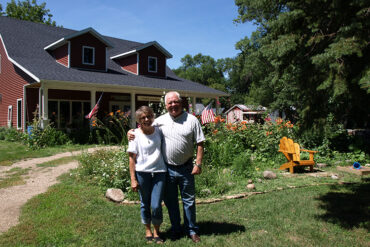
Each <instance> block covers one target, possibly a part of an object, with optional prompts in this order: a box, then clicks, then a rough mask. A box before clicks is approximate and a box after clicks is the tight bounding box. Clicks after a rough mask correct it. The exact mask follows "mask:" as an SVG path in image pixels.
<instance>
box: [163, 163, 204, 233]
mask: <svg viewBox="0 0 370 247" xmlns="http://www.w3.org/2000/svg"><path fill="white" fill-rule="evenodd" d="M192 170H193V165H192V160H191V159H190V160H189V161H187V162H186V163H185V164H184V165H182V166H172V165H167V171H168V174H167V178H166V188H165V196H164V202H165V204H166V206H167V209H168V215H169V217H170V221H171V225H172V231H173V232H180V231H181V218H180V209H179V200H178V188H179V189H180V195H181V199H182V203H183V210H184V225H185V229H186V231H187V233H188V234H189V235H193V234H196V233H197V231H198V227H197V226H196V209H195V180H194V175H192V174H191V172H192Z"/></svg>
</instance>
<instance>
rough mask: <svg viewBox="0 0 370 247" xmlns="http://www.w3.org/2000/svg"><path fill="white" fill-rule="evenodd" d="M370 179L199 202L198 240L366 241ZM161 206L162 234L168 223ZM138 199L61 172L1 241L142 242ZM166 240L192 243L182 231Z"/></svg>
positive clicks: (279, 243)
mask: <svg viewBox="0 0 370 247" xmlns="http://www.w3.org/2000/svg"><path fill="white" fill-rule="evenodd" d="M369 193H370V181H369V180H364V179H363V180H362V181H361V182H358V183H354V184H341V185H339V184H338V185H319V186H311V187H305V188H296V189H286V190H282V191H275V192H270V193H266V194H261V195H254V196H251V197H248V198H246V199H236V200H226V201H223V202H219V203H213V204H206V205H198V207H197V210H198V212H197V220H198V223H199V226H200V233H201V237H202V242H201V243H200V244H198V246H233V247H234V246H336V247H337V246H369V244H370V235H369V228H370V223H369V222H370V221H369V220H370V212H369V203H370V194H369ZM169 227H170V224H169V219H168V216H167V211H166V209H164V223H163V230H164V235H163V236H164V237H165V238H166V237H167V234H166V231H167V230H168V229H169ZM143 230H144V229H143V226H142V224H141V223H140V208H139V205H133V206H129V205H118V204H115V203H112V202H109V201H107V200H106V199H105V198H104V192H103V191H101V190H100V189H98V188H97V187H94V186H92V185H87V184H84V183H81V182H80V183H77V182H75V181H74V179H73V177H70V176H69V175H64V176H63V178H62V183H61V184H58V185H55V186H53V187H51V188H50V189H49V190H48V192H46V193H45V194H42V195H39V196H37V197H35V198H33V199H31V200H30V201H29V202H28V203H27V204H26V205H25V207H24V208H23V213H22V216H21V219H20V224H19V225H17V226H16V227H14V228H12V229H10V230H9V231H8V232H7V233H4V234H2V235H0V246H143V245H145V241H144V237H143V236H144V231H143ZM164 245H165V246H189V245H192V243H191V241H190V240H189V239H188V238H186V237H184V238H182V239H180V240H178V241H176V242H171V241H170V240H166V242H165V244H164Z"/></svg>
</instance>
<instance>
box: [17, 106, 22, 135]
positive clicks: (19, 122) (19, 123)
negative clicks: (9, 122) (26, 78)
mask: <svg viewBox="0 0 370 247" xmlns="http://www.w3.org/2000/svg"><path fill="white" fill-rule="evenodd" d="M17 129H22V99H17Z"/></svg>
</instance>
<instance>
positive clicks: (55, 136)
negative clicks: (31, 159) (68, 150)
mask: <svg viewBox="0 0 370 247" xmlns="http://www.w3.org/2000/svg"><path fill="white" fill-rule="evenodd" d="M24 142H25V143H26V144H27V145H28V146H29V147H30V148H32V149H39V148H45V147H54V146H59V145H64V144H70V143H71V141H70V139H69V138H68V136H67V135H66V134H65V133H64V132H62V131H60V130H57V129H55V128H53V127H51V126H50V125H47V126H46V127H45V128H44V129H42V128H40V127H39V126H38V125H34V126H33V129H32V133H31V134H30V135H29V136H27V135H26V136H25V137H24Z"/></svg>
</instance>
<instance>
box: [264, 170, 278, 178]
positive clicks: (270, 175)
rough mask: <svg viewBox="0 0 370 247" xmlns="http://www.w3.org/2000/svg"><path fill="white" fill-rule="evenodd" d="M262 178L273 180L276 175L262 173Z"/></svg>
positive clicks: (266, 172) (270, 172) (267, 172)
mask: <svg viewBox="0 0 370 247" xmlns="http://www.w3.org/2000/svg"><path fill="white" fill-rule="evenodd" d="M263 177H264V178H266V179H274V178H276V174H275V173H273V172H272V171H264V172H263Z"/></svg>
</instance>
